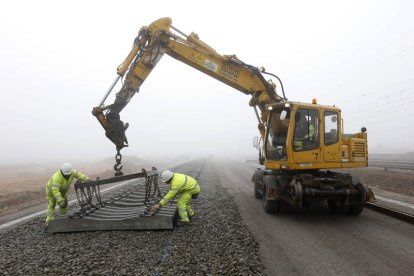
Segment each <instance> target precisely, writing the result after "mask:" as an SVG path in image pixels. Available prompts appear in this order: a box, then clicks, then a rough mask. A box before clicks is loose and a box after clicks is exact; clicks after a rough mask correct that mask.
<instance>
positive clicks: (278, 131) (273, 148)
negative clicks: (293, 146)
mask: <svg viewBox="0 0 414 276" xmlns="http://www.w3.org/2000/svg"><path fill="white" fill-rule="evenodd" d="M289 117H290V110H289V109H283V110H281V109H280V110H275V111H273V112H272V113H271V115H270V121H269V130H268V132H267V136H266V158H267V159H269V160H287V153H286V138H287V134H288V129H289Z"/></svg>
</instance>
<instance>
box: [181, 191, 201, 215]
mask: <svg viewBox="0 0 414 276" xmlns="http://www.w3.org/2000/svg"><path fill="white" fill-rule="evenodd" d="M198 193H200V187H197V188H196V189H193V190H188V191H184V192H181V193H180V196H179V198H178V200H177V207H178V214H179V215H180V218H181V221H182V222H190V219H189V218H191V217H194V215H195V212H194V210H193V209H192V208H191V205H190V201H191V197H192V196H193V195H195V194H198Z"/></svg>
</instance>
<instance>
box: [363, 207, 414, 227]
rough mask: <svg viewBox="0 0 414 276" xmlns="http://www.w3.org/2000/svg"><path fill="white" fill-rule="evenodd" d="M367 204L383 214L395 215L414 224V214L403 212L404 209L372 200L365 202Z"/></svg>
mask: <svg viewBox="0 0 414 276" xmlns="http://www.w3.org/2000/svg"><path fill="white" fill-rule="evenodd" d="M365 206H366V207H368V208H370V209H372V210H374V211H376V212H379V213H381V214H384V215H388V216H390V217H394V218H397V219H399V220H403V221H405V222H408V223H411V224H414V216H413V215H411V214H409V213H406V212H402V211H399V210H396V209H393V208H389V207H386V206H383V205H380V204H378V203H372V202H367V203H365Z"/></svg>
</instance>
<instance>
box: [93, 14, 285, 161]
mask: <svg viewBox="0 0 414 276" xmlns="http://www.w3.org/2000/svg"><path fill="white" fill-rule="evenodd" d="M171 23H172V21H171V19H170V18H161V19H159V20H157V21H155V22H153V23H152V24H151V25H149V26H148V27H145V26H144V27H142V28H141V29H140V31H139V33H138V36H137V37H136V38H135V40H134V44H133V48H132V50H131V51H130V53H129V54H128V56H127V57H126V59H125V61H124V62H123V63H122V64H121V65H120V66H119V67H118V69H117V73H118V76H117V78H116V80H115V81H114V83H113V84H112V85H111V87H110V89H109V91H108V92H107V93H106V95H105V96H104V98H103V99H102V101H101V102H100V104H99V105H98V106H97V107H95V108H93V111H92V113H93V115H94V116H96V117H97V119H98V120H99V122H100V123H101V125H102V126H103V128H104V129H105V131H106V136H107V137H108V138H109V139H110V140H111V141H112V142H113V143H114V144H115V145H116V147H117V150H118V154H119V150H120V149H122V148H123V147H126V146H128V141H127V138H126V135H125V130H126V129H127V128H128V124H124V123H123V122H122V121H121V120H120V115H119V113H120V112H121V110H122V109H123V108H124V107H125V106H126V105H127V104H128V103H129V101H130V100H131V98H132V97H133V96H134V95H135V94H136V93H138V92H139V88H140V86H141V85H142V83H143V82H144V81H145V79H146V78H147V77H148V75H149V74H150V73H151V71H152V70H153V69H154V67H155V66H156V65H157V63H158V61H159V60H160V59H161V58H162V56H163V55H164V54H167V55H169V56H171V57H173V58H175V59H177V60H179V61H181V62H183V63H185V64H187V65H189V66H191V67H193V68H195V69H197V70H199V71H201V72H203V73H205V74H207V75H209V76H210V77H213V78H215V79H217V80H219V81H221V82H223V83H225V84H227V85H229V86H231V87H233V88H235V89H237V90H239V91H240V92H242V93H244V94H247V95H251V99H250V102H249V104H250V106H252V107H253V108H254V110H255V112H256V116H257V119H258V121H259V126H258V127H259V130H260V133H261V135H262V137H264V135H265V124H266V119H267V115H268V114H267V109H266V108H265V106H266V104H273V103H277V102H281V101H285V100H286V98H285V96H284V93H283V97H282V96H279V95H278V94H277V93H276V85H275V84H274V83H273V82H272V81H271V80H266V79H265V78H264V77H263V73H265V74H270V73H266V72H265V71H264V69H263V68H261V69H259V68H257V67H254V66H251V65H248V64H246V63H244V62H242V61H241V60H239V59H238V58H237V57H236V56H235V55H220V54H218V53H217V52H216V51H215V50H214V49H213V48H211V47H210V46H208V45H207V44H206V43H204V42H202V41H201V40H200V39H199V38H198V36H197V35H196V34H194V33H191V34H190V35H185V34H184V33H182V32H181V31H179V30H178V29H176V28H174V27H173V26H172V25H171ZM172 30H175V31H176V32H177V33H178V34H175V33H173V32H172ZM270 75H272V74H270ZM272 76H274V77H276V78H277V76H275V75H272ZM119 78H123V79H124V81H123V85H122V87H121V89H120V91H119V92H118V93H117V94H116V99H115V101H114V102H113V103H112V104H110V105H106V106H105V105H104V102H105V100H106V98H107V97H108V95H109V93H110V92H111V90H112V89H113V87H114V86H115V84H116V83H117V81H118V80H119ZM278 80H279V79H278ZM279 81H280V80H279ZM280 83H281V82H280ZM282 89H283V87H282ZM257 108H259V110H260V115H259V112H258V111H257ZM104 112H105V113H104Z"/></svg>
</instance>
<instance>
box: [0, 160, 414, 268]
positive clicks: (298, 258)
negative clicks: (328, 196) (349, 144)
mask: <svg viewBox="0 0 414 276" xmlns="http://www.w3.org/2000/svg"><path fill="white" fill-rule="evenodd" d="M257 166H258V165H255V164H251V163H246V162H241V161H240V160H237V161H230V160H224V159H218V158H209V159H200V160H194V161H189V162H188V163H184V164H182V165H179V166H177V167H175V168H173V169H174V170H177V171H179V172H182V173H186V174H189V175H197V174H199V182H200V184H201V186H202V192H201V194H200V197H199V199H197V200H196V201H195V202H194V209H195V211H196V212H197V217H196V218H195V219H194V221H192V222H191V224H190V225H189V226H180V225H178V226H177V227H176V228H175V229H174V230H172V231H171V230H168V231H111V232H88V233H71V234H56V235H51V234H47V233H44V231H43V229H44V228H43V221H42V220H43V218H42V217H39V218H35V219H32V220H30V221H29V222H27V223H24V224H21V225H19V226H17V227H14V228H11V229H8V230H6V231H2V232H1V233H0V239H1V241H2V246H1V248H0V271H2V272H3V274H5V275H7V274H10V275H16V274H30V275H32V274H35V275H37V274H50V275H56V274H59V273H63V269H64V272H65V274H68V275H79V274H82V275H88V274H90V275H102V274H114V275H129V274H135V275H149V274H151V275H155V273H157V274H159V275H172V274H174V275H261V274H266V275H412V271H413V269H414V226H413V225H412V224H409V223H406V222H403V221H400V220H398V219H395V218H391V217H389V216H386V215H383V214H380V213H377V212H375V211H373V210H370V209H365V210H364V211H363V213H362V214H361V215H360V216H358V217H353V216H340V215H333V214H331V213H330V212H329V210H328V208H327V206H326V204H324V203H320V204H314V205H312V206H311V207H310V208H308V209H296V208H289V209H286V210H283V212H282V213H281V214H278V215H269V214H266V213H264V212H263V208H262V201H260V200H257V199H255V198H254V196H253V190H252V183H251V182H250V180H251V176H252V174H253V172H254V170H255V167H257ZM350 172H352V173H353V174H354V175H356V176H357V177H359V178H360V180H361V182H364V183H366V184H368V185H370V186H374V187H375V189H374V193H375V194H377V195H379V196H380V197H383V198H391V199H393V200H395V201H399V202H408V204H410V202H411V203H413V201H412V196H411V195H412V192H411V191H412V190H410V189H408V190H407V193H406V194H402V193H401V191H404V188H401V187H402V186H404V185H409V184H411V185H412V184H413V180H414V174H413V173H412V172H406V171H397V170H396V171H392V172H390V171H387V172H385V171H383V170H380V169H373V168H365V169H356V170H350ZM389 173H392V175H393V178H392V181H390V179H389V178H387V177H385V176H388V174H389ZM370 174H371V175H372V176H370ZM372 179H374V180H372ZM369 181H372V182H371V183H369ZM399 181H403V182H404V183H399ZM387 184H390V185H388V186H387ZM411 187H412V186H411ZM43 206H44V205H43ZM408 206H409V205H408ZM32 208H33V207H32ZM406 210H407V212H413V209H412V208H410V207H406ZM56 245H58V246H56Z"/></svg>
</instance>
